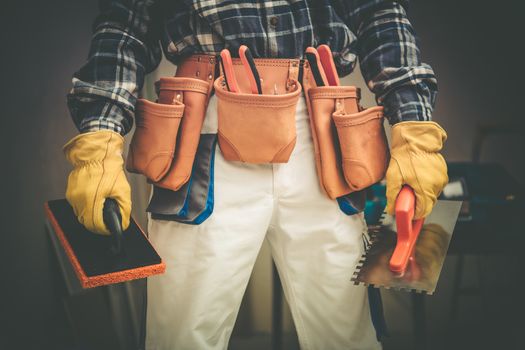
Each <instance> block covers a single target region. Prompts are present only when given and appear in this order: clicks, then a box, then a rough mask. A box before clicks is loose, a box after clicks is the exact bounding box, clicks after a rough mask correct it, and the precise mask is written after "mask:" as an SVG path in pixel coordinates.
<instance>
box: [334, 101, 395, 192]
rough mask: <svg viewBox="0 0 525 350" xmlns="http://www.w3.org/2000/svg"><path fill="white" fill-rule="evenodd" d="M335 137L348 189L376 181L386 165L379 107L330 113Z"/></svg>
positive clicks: (358, 187)
mask: <svg viewBox="0 0 525 350" xmlns="http://www.w3.org/2000/svg"><path fill="white" fill-rule="evenodd" d="M332 118H333V120H334V122H335V126H336V128H337V134H338V136H339V147H340V149H341V155H342V165H343V174H344V177H345V180H346V183H347V184H348V185H349V186H350V189H351V190H352V191H359V190H361V189H364V188H366V187H368V186H371V185H373V184H374V183H376V182H378V181H380V180H381V179H382V178H383V177H384V175H385V172H386V168H387V165H388V148H387V143H386V136H385V130H384V128H383V107H372V108H367V109H365V110H363V111H360V112H357V113H346V111H344V110H338V111H336V112H334V114H333V115H332Z"/></svg>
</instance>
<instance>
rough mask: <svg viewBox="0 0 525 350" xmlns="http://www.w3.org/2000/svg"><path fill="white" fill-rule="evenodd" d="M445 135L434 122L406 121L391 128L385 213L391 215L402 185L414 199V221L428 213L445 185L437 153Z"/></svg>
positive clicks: (446, 176)
mask: <svg viewBox="0 0 525 350" xmlns="http://www.w3.org/2000/svg"><path fill="white" fill-rule="evenodd" d="M446 139H447V134H446V133H445V130H443V129H442V128H441V127H440V126H439V125H438V124H437V123H435V122H430V121H426V122H421V121H414V122H412V121H407V122H400V123H397V124H395V125H394V126H393V127H392V138H391V140H392V141H391V147H390V164H389V166H388V170H387V173H386V196H387V208H386V210H387V212H388V213H389V214H391V215H393V214H394V209H395V202H396V198H397V196H398V194H399V192H400V190H401V187H402V186H403V185H408V186H410V187H411V188H412V190H413V191H414V194H415V196H416V208H415V215H414V218H415V219H421V218H424V217H426V216H427V215H428V214H430V212H431V210H432V207H433V206H434V204H435V203H436V201H437V197H438V196H439V194H440V193H441V191H442V190H443V188H444V187H445V185H446V184H447V182H448V175H447V165H446V163H445V160H444V159H443V156H442V155H441V154H439V151H440V150H441V148H442V147H443V143H444V142H445V140H446Z"/></svg>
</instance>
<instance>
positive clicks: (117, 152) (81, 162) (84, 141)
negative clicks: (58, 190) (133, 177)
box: [64, 130, 131, 235]
mask: <svg viewBox="0 0 525 350" xmlns="http://www.w3.org/2000/svg"><path fill="white" fill-rule="evenodd" d="M123 147H124V138H123V137H122V136H121V135H120V134H118V133H116V132H113V131H109V130H108V131H106V130H101V131H95V132H89V133H85V134H80V135H78V136H76V137H74V138H73V139H71V140H70V141H69V142H68V143H67V144H66V145H65V146H64V153H65V155H66V158H67V160H68V161H69V162H70V163H71V164H72V165H73V170H72V171H71V173H70V174H69V178H68V181H67V190H66V199H67V200H68V202H69V204H71V206H72V207H73V211H74V212H75V215H76V216H77V217H78V221H79V222H80V223H81V224H82V225H84V226H85V227H86V228H87V229H88V230H90V231H92V232H95V233H100V234H107V235H109V234H110V232H109V231H108V229H107V228H106V225H105V224H104V220H103V218H102V209H103V207H104V202H105V200H106V198H113V199H115V200H116V201H117V203H118V205H119V207H120V214H121V215H122V228H123V229H126V228H127V227H128V226H129V217H130V213H131V188H130V186H129V183H128V180H127V179H126V175H125V174H124V165H123V164H124V160H123V159H122V149H123Z"/></svg>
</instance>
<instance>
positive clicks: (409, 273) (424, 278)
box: [352, 200, 462, 294]
mask: <svg viewBox="0 0 525 350" xmlns="http://www.w3.org/2000/svg"><path fill="white" fill-rule="evenodd" d="M461 204H462V202H460V201H445V200H441V201H438V202H437V203H436V205H435V206H434V208H433V210H432V212H431V213H430V215H429V216H428V217H427V218H426V219H425V223H424V225H423V228H422V229H421V232H420V234H419V237H418V239H417V241H416V245H415V249H414V254H413V255H412V257H411V258H410V261H409V263H408V267H407V269H406V271H405V272H404V273H403V274H402V275H399V274H396V273H394V272H392V271H390V268H389V261H390V257H391V256H392V253H393V251H394V248H395V247H396V227H395V220H394V218H393V217H392V216H390V215H386V214H384V216H383V220H382V223H381V224H380V225H377V226H369V228H368V229H369V234H370V241H371V244H370V246H369V247H368V248H367V250H366V251H365V253H364V254H363V256H362V258H361V260H360V261H359V263H358V265H357V267H356V271H355V272H354V275H353V277H352V281H353V282H354V283H355V284H364V285H367V286H369V285H371V286H374V287H384V288H387V289H389V288H394V289H400V290H407V291H416V292H424V293H427V294H433V293H434V291H435V290H436V286H437V283H438V279H439V275H440V273H441V268H442V267H443V263H444V261H445V257H446V255H447V250H448V246H449V244H450V240H451V238H452V233H453V232H454V227H455V225H456V221H457V219H458V215H459V210H460V208H461Z"/></svg>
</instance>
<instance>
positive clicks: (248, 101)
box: [214, 76, 301, 163]
mask: <svg viewBox="0 0 525 350" xmlns="http://www.w3.org/2000/svg"><path fill="white" fill-rule="evenodd" d="M214 88H215V93H216V94H217V114H218V142H219V147H220V149H221V151H222V154H223V156H224V158H225V159H226V160H229V161H241V162H246V163H286V162H287V161H288V159H289V158H290V155H291V153H292V151H293V149H294V147H295V141H296V130H295V110H296V106H297V102H298V101H299V96H300V94H301V85H300V84H299V83H298V82H297V80H296V79H291V78H290V79H289V81H288V83H287V84H286V91H285V93H283V94H278V95H273V94H262V95H257V94H249V93H233V92H230V91H228V90H227V88H226V86H225V83H224V76H220V77H219V78H217V79H216V80H215V83H214Z"/></svg>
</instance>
